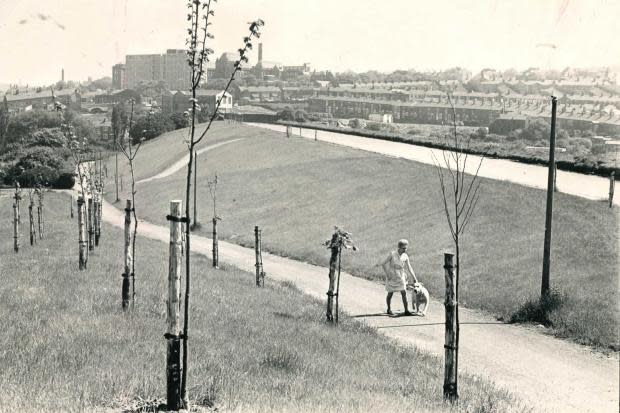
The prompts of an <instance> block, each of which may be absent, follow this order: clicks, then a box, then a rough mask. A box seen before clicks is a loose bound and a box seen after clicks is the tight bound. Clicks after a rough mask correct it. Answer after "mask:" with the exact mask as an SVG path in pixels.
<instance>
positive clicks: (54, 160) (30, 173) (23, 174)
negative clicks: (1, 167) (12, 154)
mask: <svg viewBox="0 0 620 413" xmlns="http://www.w3.org/2000/svg"><path fill="white" fill-rule="evenodd" d="M63 168H64V159H63V158H62V156H61V155H60V154H59V153H58V151H56V150H54V149H53V148H48V147H41V146H37V147H34V148H29V149H27V150H26V151H25V153H24V154H23V155H22V156H21V157H20V158H19V159H18V160H17V162H16V163H15V164H14V165H13V166H12V167H11V168H9V170H8V172H7V175H6V177H5V180H6V181H8V182H6V183H8V184H10V183H13V182H14V181H17V182H19V184H20V185H21V186H22V187H33V186H35V185H36V184H38V183H42V184H43V183H46V184H48V185H49V184H53V183H55V182H56V181H57V180H58V177H59V176H60V174H61V172H62V171H63ZM40 181H43V182H40Z"/></svg>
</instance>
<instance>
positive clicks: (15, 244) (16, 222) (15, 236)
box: [13, 202, 19, 252]
mask: <svg viewBox="0 0 620 413" xmlns="http://www.w3.org/2000/svg"><path fill="white" fill-rule="evenodd" d="M13 251H15V252H19V212H18V208H17V202H14V203H13Z"/></svg>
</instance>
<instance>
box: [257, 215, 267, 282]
mask: <svg viewBox="0 0 620 413" xmlns="http://www.w3.org/2000/svg"><path fill="white" fill-rule="evenodd" d="M262 244H263V242H262V236H261V230H260V229H258V226H255V227H254V253H255V255H256V264H255V265H254V266H255V267H256V286H257V287H262V286H264V285H265V272H264V271H263V245H262Z"/></svg>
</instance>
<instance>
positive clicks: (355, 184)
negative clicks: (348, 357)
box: [126, 122, 620, 349]
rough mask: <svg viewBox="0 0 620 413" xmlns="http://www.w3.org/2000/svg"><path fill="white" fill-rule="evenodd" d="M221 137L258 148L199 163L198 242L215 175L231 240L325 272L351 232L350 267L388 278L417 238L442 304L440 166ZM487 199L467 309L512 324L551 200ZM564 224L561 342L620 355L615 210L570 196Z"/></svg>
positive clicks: (158, 205)
mask: <svg viewBox="0 0 620 413" xmlns="http://www.w3.org/2000/svg"><path fill="white" fill-rule="evenodd" d="M181 133H182V132H181V131H177V132H174V133H171V134H166V135H164V136H162V137H161V138H159V139H157V140H155V141H153V142H149V143H148V144H146V145H145V146H144V147H143V149H141V151H143V152H141V153H140V155H139V156H138V158H137V163H138V171H139V173H138V175H139V176H140V177H146V176H150V175H153V174H155V173H156V172H159V171H161V170H162V169H164V167H163V166H165V165H169V164H170V163H172V161H174V160H176V159H178V158H179V157H180V156H182V154H184V153H186V152H185V150H186V149H185V148H184V146H183V144H182V138H181ZM210 136H211V137H210V138H209V141H208V142H207V143H206V144H210V143H214V142H218V141H221V140H223V139H233V138H240V137H242V138H246V139H244V140H242V141H239V142H235V143H231V144H229V145H225V146H222V147H219V148H216V149H214V150H213V151H212V152H208V153H207V154H205V156H202V157H201V158H199V165H200V167H199V177H198V199H199V205H201V207H200V210H199V220H201V221H202V222H203V223H204V224H205V225H203V227H202V229H201V230H200V231H199V232H200V233H202V234H204V235H209V234H210V225H208V223H209V222H210V218H211V211H210V208H211V207H210V202H211V199H210V196H209V192H208V188H207V181H208V180H210V179H212V178H213V174H214V173H215V172H217V174H218V177H219V180H220V184H219V187H218V188H219V189H218V211H219V212H218V214H219V215H220V216H222V219H223V220H222V221H221V223H220V224H219V231H220V234H221V236H222V237H223V238H225V239H228V240H231V241H233V242H236V243H239V244H242V245H253V228H254V225H259V226H261V228H262V229H263V245H264V247H265V248H266V249H267V250H269V251H272V252H275V253H278V254H280V255H283V256H290V257H294V258H297V259H300V260H304V261H308V262H311V263H316V264H319V265H327V263H328V254H327V251H326V250H325V249H324V247H323V246H322V245H321V243H322V242H323V241H324V240H326V239H327V238H328V237H329V236H330V234H331V230H332V227H333V226H334V225H339V226H342V227H344V228H345V229H347V230H348V231H351V232H352V233H353V235H354V238H355V240H356V241H357V244H358V246H359V247H360V248H361V251H360V252H359V253H346V254H344V257H343V268H344V269H346V270H347V271H349V272H351V273H353V274H355V275H358V276H361V277H366V278H370V279H377V280H381V279H382V278H383V275H382V271H381V268H380V267H377V266H376V264H377V263H378V262H379V261H380V260H381V259H382V258H383V257H384V256H385V255H386V254H387V252H388V251H389V250H390V249H392V248H394V247H395V242H396V241H397V240H398V239H399V238H403V237H404V238H408V239H409V240H410V241H411V245H410V256H411V258H412V261H413V265H414V269H415V270H416V272H417V274H418V276H419V278H420V279H421V280H422V281H423V282H424V283H425V284H426V286H427V287H428V288H429V290H430V292H431V294H432V295H433V296H435V297H442V296H443V291H444V279H443V268H442V265H443V252H444V251H449V250H452V249H453V246H452V243H451V238H450V235H449V230H448V227H447V223H446V221H445V216H444V214H443V210H442V204H441V198H440V190H439V185H438V182H437V176H436V172H435V170H434V168H433V167H432V166H428V165H423V164H418V163H415V162H411V161H407V160H402V159H395V158H388V157H383V156H380V155H377V154H371V153H367V152H362V151H358V150H354V149H350V148H344V147H338V146H334V145H330V144H326V143H323V142H312V141H309V140H303V139H299V138H291V139H287V138H285V137H284V135H283V134H280V133H277V132H271V131H267V130H264V129H258V128H252V127H249V126H245V125H229V124H226V123H223V122H222V123H217V124H216V127H215V128H214V129H213V130H212V132H211V135H210ZM126 179H127V178H126ZM126 182H127V181H126ZM184 183H185V178H184V172H183V171H179V172H178V173H177V174H175V175H173V176H171V177H168V178H165V179H161V180H157V181H151V182H148V183H144V184H141V185H139V186H138V194H137V197H138V201H137V202H138V206H137V208H138V211H139V212H138V214H139V215H140V216H142V217H144V218H145V219H147V220H149V221H151V222H154V223H159V224H162V225H164V224H165V215H166V208H167V204H168V201H169V200H170V199H176V198H182V197H183V194H184V191H183V187H184ZM481 191H482V195H481V198H480V202H479V204H478V207H477V211H476V213H475V214H474V217H473V220H472V222H471V224H470V226H469V227H468V230H467V233H466V234H465V236H464V238H463V241H462V254H463V255H462V265H461V266H462V275H461V277H462V279H461V289H460V292H461V299H460V302H461V304H462V305H465V306H467V307H470V308H479V309H483V310H486V311H490V312H492V313H494V314H496V315H497V316H498V317H503V318H504V319H506V320H508V319H510V318H511V316H512V315H513V314H514V313H516V312H517V311H519V309H520V308H522V306H523V305H524V303H525V302H526V301H527V300H528V299H536V297H537V295H538V292H539V289H540V278H541V268H542V250H543V237H544V214H545V192H544V191H541V190H537V189H532V188H526V187H522V186H518V185H513V184H510V183H506V182H499V181H494V180H488V179H484V180H483V182H482V187H481ZM553 225H554V226H553V244H552V257H551V259H552V262H551V269H552V274H551V283H552V287H553V288H555V289H557V290H559V291H560V293H561V294H563V295H564V296H565V298H564V301H563V305H562V306H561V308H559V309H557V310H555V311H554V312H553V313H552V314H551V315H550V317H551V321H552V322H553V325H554V330H553V331H554V333H555V334H557V335H559V336H565V337H570V338H573V339H575V340H577V341H580V342H583V343H587V344H592V345H595V346H601V347H605V348H607V347H611V348H615V349H617V348H618V320H619V315H620V313H619V309H618V306H617V302H618V289H617V276H618V269H619V268H618V237H617V235H618V232H617V228H618V210H617V208H616V207H614V208H612V209H610V208H608V207H607V206H606V205H605V204H604V203H602V202H594V201H588V200H585V199H581V198H578V197H573V196H569V195H565V194H561V193H559V194H556V195H555V201H554V224H553ZM377 306H378V309H380V308H381V307H382V304H381V303H377Z"/></svg>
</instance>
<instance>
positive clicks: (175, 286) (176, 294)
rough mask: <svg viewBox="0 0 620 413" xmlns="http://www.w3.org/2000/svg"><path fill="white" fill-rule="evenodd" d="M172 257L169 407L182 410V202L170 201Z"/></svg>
mask: <svg viewBox="0 0 620 413" xmlns="http://www.w3.org/2000/svg"><path fill="white" fill-rule="evenodd" d="M168 220H169V221H170V257H169V265H168V316H167V320H166V321H167V327H168V328H167V331H166V334H165V337H166V340H167V341H168V343H167V352H166V403H167V409H168V410H179V409H180V408H181V363H180V362H181V357H180V355H181V335H180V332H181V320H180V317H181V259H182V257H183V254H182V253H181V245H182V243H183V240H182V237H181V230H182V228H181V222H180V221H181V201H176V200H175V201H170V215H169V216H168Z"/></svg>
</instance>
